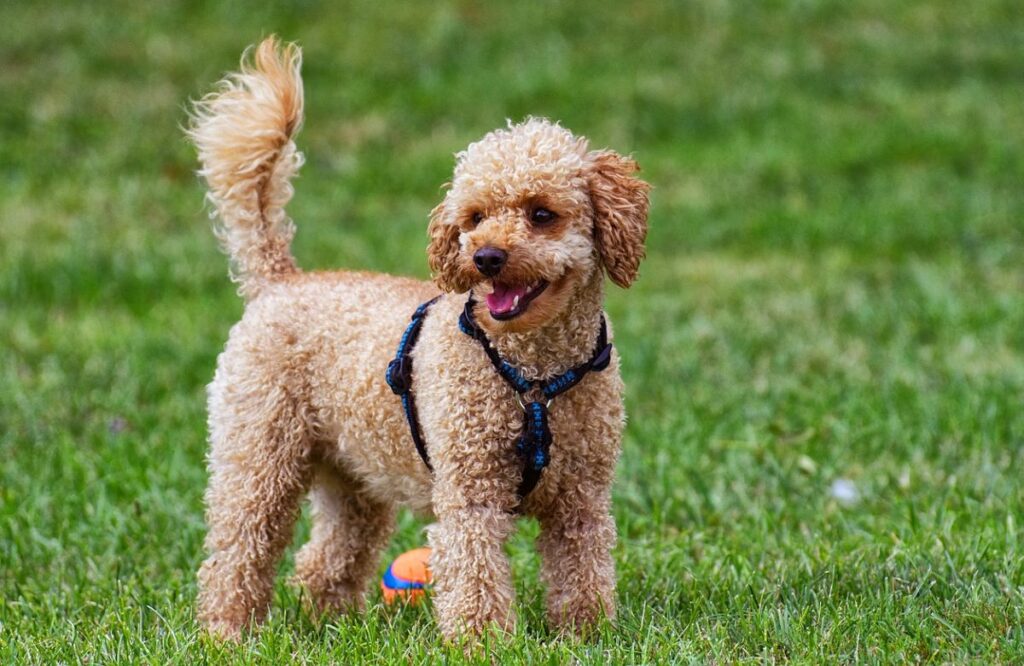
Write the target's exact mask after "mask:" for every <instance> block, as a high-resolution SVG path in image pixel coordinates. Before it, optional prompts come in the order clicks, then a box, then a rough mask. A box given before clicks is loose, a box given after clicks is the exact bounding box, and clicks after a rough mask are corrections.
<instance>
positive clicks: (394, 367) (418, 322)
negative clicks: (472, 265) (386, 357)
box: [384, 295, 441, 472]
mask: <svg viewBox="0 0 1024 666" xmlns="http://www.w3.org/2000/svg"><path fill="white" fill-rule="evenodd" d="M439 298H441V296H440V295H438V296H435V297H434V298H432V299H430V300H429V301H427V302H426V303H424V304H423V305H421V306H419V307H418V308H416V312H414V313H412V321H411V322H410V323H409V326H408V327H406V329H405V333H403V334H402V339H401V341H399V343H398V352H396V354H395V358H394V360H393V361H391V362H390V363H388V369H387V372H386V373H385V375H384V378H385V379H387V382H388V386H390V387H391V391H392V392H393V393H394V394H395V395H397V396H399V397H401V398H402V408H403V409H404V410H405V420H406V421H408V422H409V432H410V433H411V434H412V443H413V444H415V445H416V452H417V453H419V454H420V458H422V459H423V464H424V465H426V466H427V469H429V470H430V471H431V472H433V471H434V467H433V465H431V464H430V454H428V453H427V445H426V443H425V442H424V441H423V435H422V433H420V422H419V419H418V418H417V417H416V402H415V400H414V399H413V395H412V356H410V354H411V353H412V350H413V348H414V347H415V346H416V340H417V339H419V337H420V329H421V328H422V327H423V320H424V319H425V318H426V316H427V310H429V309H430V306H431V305H433V304H434V303H436V302H437V299H439Z"/></svg>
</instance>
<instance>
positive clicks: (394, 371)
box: [384, 355, 412, 395]
mask: <svg viewBox="0 0 1024 666" xmlns="http://www.w3.org/2000/svg"><path fill="white" fill-rule="evenodd" d="M384 378H385V379H387V381H388V386H390V387H391V391H392V392H393V393H394V394H395V395H402V394H404V393H408V392H409V389H410V388H412V363H411V362H410V359H409V357H408V356H404V355H403V356H399V357H397V358H395V359H394V360H393V361H391V362H390V363H388V371H387V373H386V374H385V375H384Z"/></svg>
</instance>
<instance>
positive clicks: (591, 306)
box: [487, 270, 604, 381]
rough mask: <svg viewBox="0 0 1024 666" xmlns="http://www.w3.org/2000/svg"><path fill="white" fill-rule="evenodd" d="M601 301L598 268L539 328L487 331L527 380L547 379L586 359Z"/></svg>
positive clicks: (595, 333) (601, 279)
mask: <svg viewBox="0 0 1024 666" xmlns="http://www.w3.org/2000/svg"><path fill="white" fill-rule="evenodd" d="M603 303H604V274H603V273H602V272H601V271H600V270H595V271H594V273H593V274H592V275H591V276H590V277H589V278H588V279H587V280H586V281H585V282H584V283H583V284H581V285H580V286H579V287H578V289H577V291H576V293H575V294H574V295H573V297H572V299H571V300H570V302H569V303H568V305H566V306H565V308H564V309H563V310H562V311H561V312H560V313H559V314H558V315H557V316H555V317H554V318H553V319H551V321H549V322H547V323H546V324H544V325H543V326H540V327H539V328H536V329H533V330H530V331H523V332H521V333H497V332H493V333H492V332H490V331H488V332H487V335H488V338H489V339H490V341H491V344H492V345H493V346H494V348H495V349H496V350H497V351H498V354H500V355H501V358H503V359H504V360H506V361H508V362H509V363H511V364H512V365H514V366H515V367H516V368H517V369H518V370H519V371H520V372H521V373H522V375H523V377H525V378H526V379H529V380H531V381H532V380H537V379H550V378H552V377H555V376H557V375H560V374H562V373H563V372H565V371H566V370H568V369H569V368H573V367H575V366H577V365H580V364H581V363H584V362H585V361H587V360H589V359H590V357H591V356H592V355H593V353H594V346H595V345H596V344H597V336H598V332H599V331H600V327H601V315H602V305H603Z"/></svg>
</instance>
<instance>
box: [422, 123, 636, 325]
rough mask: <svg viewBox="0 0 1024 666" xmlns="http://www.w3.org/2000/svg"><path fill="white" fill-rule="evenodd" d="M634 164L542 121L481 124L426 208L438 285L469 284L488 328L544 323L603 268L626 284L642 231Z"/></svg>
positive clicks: (459, 286) (633, 269)
mask: <svg viewBox="0 0 1024 666" xmlns="http://www.w3.org/2000/svg"><path fill="white" fill-rule="evenodd" d="M636 170H637V166H636V163H635V162H634V161H633V160H631V159H629V158H624V157H622V156H620V155H618V154H616V153H614V152H611V151H588V149H587V141H586V139H583V138H578V137H575V136H573V135H572V133H570V132H569V131H568V130H565V129H563V128H562V127H559V126H558V125H555V124H554V123H551V122H548V121H546V120H537V119H531V120H527V121H526V122H524V123H521V124H518V125H509V128H508V129H503V130H497V131H494V132H491V133H490V134H488V135H487V136H485V137H484V138H483V139H481V140H480V141H477V142H476V143H473V144H470V146H469V147H468V148H467V149H466V150H464V151H463V152H461V153H459V154H458V155H457V163H456V166H455V176H454V178H453V180H452V183H451V188H450V189H449V190H448V193H447V195H446V196H445V198H444V201H442V202H441V203H440V204H438V206H437V207H436V208H434V210H433V212H432V213H431V216H430V228H429V234H430V245H429V247H428V248H427V254H428V259H429V262H430V267H431V270H433V271H434V278H435V280H436V282H437V283H438V285H439V286H440V287H441V288H442V289H444V290H446V291H454V292H465V291H468V290H470V289H472V290H473V292H474V294H475V295H476V296H477V299H478V300H481V301H483V302H485V303H486V305H487V311H488V313H489V317H488V321H481V322H480V323H481V324H482V325H484V326H485V327H486V328H488V329H490V330H499V331H524V330H529V329H531V328H535V327H538V326H541V325H543V324H544V323H546V322H548V321H550V320H551V319H552V318H554V317H555V316H557V315H558V313H559V312H561V311H562V310H563V309H564V308H565V307H566V305H568V304H569V303H570V302H571V300H572V299H573V297H574V296H575V295H576V294H577V293H579V290H580V289H581V288H582V287H583V286H584V285H586V284H589V283H590V281H589V280H590V278H591V277H593V275H594V272H595V271H600V270H601V269H602V267H603V269H604V270H605V271H607V273H608V275H609V277H611V279H612V281H614V282H615V283H616V284H618V285H620V286H622V287H628V286H629V285H630V284H631V283H632V282H633V280H634V279H635V278H636V273H637V269H638V267H639V265H640V260H641V259H642V258H643V255H644V238H645V237H646V235H647V191H648V189H649V187H648V185H647V184H646V183H644V182H643V181H642V180H640V179H638V178H635V177H634V176H633V173H634V172H635V171H636Z"/></svg>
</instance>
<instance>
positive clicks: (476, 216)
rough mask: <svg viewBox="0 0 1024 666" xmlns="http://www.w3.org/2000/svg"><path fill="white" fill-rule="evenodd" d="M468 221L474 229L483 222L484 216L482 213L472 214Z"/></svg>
mask: <svg viewBox="0 0 1024 666" xmlns="http://www.w3.org/2000/svg"><path fill="white" fill-rule="evenodd" d="M469 219H470V221H471V222H472V223H473V226H474V227H475V226H476V225H478V224H480V223H481V222H483V221H484V214H483V213H473V216H472V217H471V218H469Z"/></svg>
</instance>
